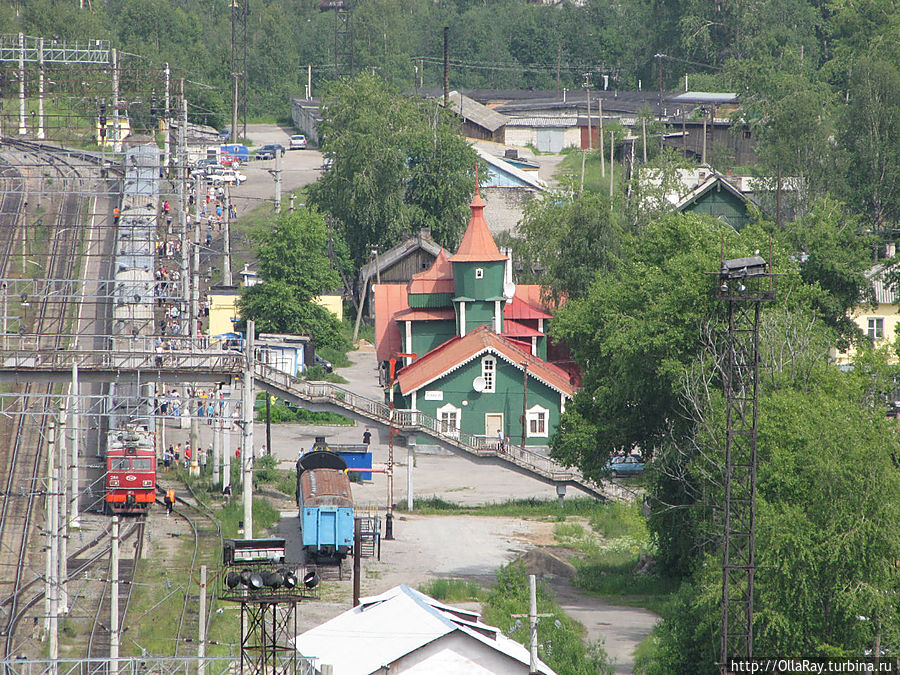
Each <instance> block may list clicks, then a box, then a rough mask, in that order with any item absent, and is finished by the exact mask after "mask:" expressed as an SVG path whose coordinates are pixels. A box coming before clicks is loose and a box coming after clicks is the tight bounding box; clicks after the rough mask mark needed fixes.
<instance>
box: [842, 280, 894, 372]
mask: <svg viewBox="0 0 900 675" xmlns="http://www.w3.org/2000/svg"><path fill="white" fill-rule="evenodd" d="M866 276H867V277H868V278H869V279H871V280H872V289H873V291H874V292H875V304H874V305H862V306H859V307H857V308H856V309H854V310H853V313H852V314H851V315H850V317H851V318H852V319H853V321H854V322H855V323H856V325H857V326H859V328H860V330H862V332H863V335H866V336H868V338H869V339H870V340H872V343H873V344H874V345H875V347H876V348H877V347H882V346H884V345H886V344H890V343H892V342H893V341H894V340H895V339H896V338H897V330H898V324H900V313H898V307H897V300H898V296H897V293H896V292H894V291H893V290H891V288H890V287H889V286H888V285H887V283H886V280H885V278H884V266H883V265H875V266H874V267H873V268H871V269H870V270H869V271H868V272H867V273H866ZM855 355H856V348H855V347H853V346H851V347H850V348H849V349H848V350H847V351H841V352H837V351H836V353H835V354H834V360H835V362H836V363H837V364H838V365H844V364H847V363H850V362H852V361H853V357H854V356H855ZM894 361H896V357H894Z"/></svg>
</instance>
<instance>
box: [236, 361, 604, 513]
mask: <svg viewBox="0 0 900 675" xmlns="http://www.w3.org/2000/svg"><path fill="white" fill-rule="evenodd" d="M253 377H254V380H255V384H256V386H257V387H258V388H261V389H264V390H266V391H268V392H269V393H272V394H275V395H277V396H280V397H282V398H285V399H287V400H291V399H294V400H296V401H297V402H299V403H302V404H307V405H309V404H312V405H314V406H316V407H317V408H319V409H326V410H332V411H334V412H339V413H344V414H346V413H351V414H352V416H354V417H356V418H361V419H363V420H365V421H366V422H367V423H371V424H378V425H381V426H383V427H386V428H390V427H391V426H392V424H393V428H394V429H396V430H397V432H398V433H401V434H403V435H423V436H427V437H428V438H430V439H431V440H433V441H434V442H435V443H436V444H437V445H440V446H442V447H445V448H447V449H449V450H451V451H453V452H455V453H457V454H463V455H468V456H470V457H473V458H489V459H493V460H497V461H498V462H499V463H502V464H506V465H507V466H508V467H509V468H515V469H517V470H519V472H521V473H525V474H527V475H530V476H532V477H534V478H538V479H539V480H542V481H544V482H547V483H552V484H555V485H557V486H569V485H571V486H572V487H574V488H576V489H579V490H581V491H582V492H586V493H588V494H590V495H592V496H594V497H598V498H601V499H607V498H609V497H610V494H609V492H608V491H605V490H604V489H603V488H602V487H601V486H600V485H598V484H596V483H594V482H593V481H591V480H588V479H587V478H585V477H584V476H583V475H582V474H581V473H580V472H579V471H577V470H575V469H571V468H566V467H564V466H561V465H559V464H557V463H556V462H554V461H553V460H552V459H550V458H549V457H545V456H544V455H541V454H538V453H536V452H532V451H531V450H527V449H524V450H523V449H522V448H520V447H517V446H505V447H504V446H501V444H500V442H499V440H498V439H496V438H488V437H486V436H477V435H474V434H469V433H466V432H465V431H461V430H457V429H453V430H448V429H446V428H444V427H443V425H442V424H441V422H440V421H439V420H438V419H436V418H434V417H431V416H429V415H426V414H424V413H421V412H419V411H418V410H402V409H395V410H394V411H393V422H392V420H391V409H390V406H388V405H387V404H386V403H384V402H381V401H375V400H372V399H370V398H366V397H364V396H360V395H358V394H355V393H354V392H352V391H350V390H349V389H345V388H343V387H339V386H337V385H334V384H331V383H330V382H308V381H306V380H300V379H298V378H296V377H292V376H291V375H288V374H287V373H285V372H283V371H280V370H278V369H276V368H273V367H272V366H269V365H266V364H263V363H255V364H254V369H253ZM509 465H511V466H509Z"/></svg>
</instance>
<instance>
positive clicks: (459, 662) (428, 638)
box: [296, 585, 555, 675]
mask: <svg viewBox="0 0 900 675" xmlns="http://www.w3.org/2000/svg"><path fill="white" fill-rule="evenodd" d="M296 646H297V650H298V651H299V652H300V653H301V654H302V655H304V656H306V657H310V658H315V659H316V667H317V672H318V673H321V672H322V666H331V667H332V671H331V672H332V673H333V675H369V674H370V673H371V674H375V673H378V674H381V673H385V674H387V673H390V674H391V675H393V674H394V673H408V674H414V675H426V674H428V675H432V674H433V675H456V674H459V675H500V674H503V675H506V674H509V675H525V674H526V673H528V672H529V653H528V650H527V649H525V647H523V646H522V645H520V644H519V643H518V642H516V641H515V640H511V639H510V638H508V637H506V636H505V635H503V634H502V633H501V632H500V629H498V628H495V627H493V626H488V625H487V624H484V623H482V622H481V621H480V619H479V615H478V613H476V612H472V611H469V610H464V609H459V608H457V607H451V606H449V605H445V604H443V603H441V602H438V601H437V600H435V599H434V598H431V597H429V596H427V595H425V594H424V593H420V592H419V591H416V590H414V589H412V588H409V587H408V586H405V585H401V586H395V587H394V588H392V589H391V590H389V591H386V592H385V593H382V594H381V595H376V596H372V597H369V598H363V599H362V600H361V602H360V604H359V606H358V607H354V608H353V609H351V610H348V611H346V612H344V613H343V614H340V615H338V616H336V617H335V618H333V619H331V620H330V621H327V622H325V623H323V624H322V625H321V626H317V627H316V628H313V629H311V630H308V631H306V632H305V633H303V634H302V635H299V636H298V637H297V640H296ZM538 672H539V673H542V674H543V675H555V673H554V671H553V670H552V669H551V668H550V667H549V666H547V665H546V664H544V663H543V662H541V661H538Z"/></svg>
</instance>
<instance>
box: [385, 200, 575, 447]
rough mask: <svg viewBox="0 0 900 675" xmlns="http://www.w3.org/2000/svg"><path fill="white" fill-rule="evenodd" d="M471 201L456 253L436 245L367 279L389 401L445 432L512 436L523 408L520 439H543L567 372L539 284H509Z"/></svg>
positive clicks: (561, 402)
mask: <svg viewBox="0 0 900 675" xmlns="http://www.w3.org/2000/svg"><path fill="white" fill-rule="evenodd" d="M471 209H472V216H471V219H470V220H469V224H468V227H467V228H466V232H465V234H464V236H463V239H462V242H461V243H460V245H459V249H458V250H457V252H456V253H455V254H453V255H451V256H448V255H447V253H446V252H445V251H443V250H442V251H441V252H440V253H439V254H438V256H437V258H436V259H435V260H434V263H433V264H432V265H431V266H430V267H429V268H428V269H426V270H424V271H422V272H420V273H418V274H415V275H414V276H413V277H412V279H411V280H410V281H409V282H408V283H406V284H379V285H376V286H375V322H376V350H377V354H378V359H379V361H381V362H383V363H386V362H388V361H390V360H391V359H396V360H397V365H398V367H400V369H399V371H398V372H397V376H396V388H395V406H396V407H397V408H407V409H413V410H418V411H420V412H422V413H425V414H427V415H430V416H432V417H435V418H437V419H438V420H440V422H441V426H442V429H443V430H444V431H445V433H450V434H453V433H456V432H459V431H464V432H467V433H470V434H474V435H484V436H486V437H487V438H488V439H494V438H497V439H501V438H502V439H506V438H508V439H510V441H511V442H512V443H515V444H518V443H519V442H520V440H521V438H522V431H523V429H522V418H523V413H524V419H525V429H524V431H525V443H526V444H530V445H546V444H547V443H548V441H549V437H550V435H551V434H552V433H553V431H554V429H555V428H556V426H557V425H558V424H559V416H560V414H561V413H562V411H563V410H565V406H566V401H567V400H568V399H570V398H571V397H572V395H573V394H574V390H575V384H574V383H575V381H576V379H575V377H576V375H575V371H574V369H573V367H572V364H571V362H570V361H569V360H568V355H567V352H566V350H565V348H564V347H562V346H560V345H553V344H551V343H550V341H549V339H548V337H547V335H546V332H545V328H546V322H547V320H549V319H550V313H549V309H548V308H547V307H546V306H545V304H544V303H543V302H542V300H541V292H540V287H539V286H535V285H516V284H515V283H513V280H512V265H511V261H510V259H509V256H508V255H506V254H505V253H503V252H501V251H500V250H499V249H498V248H497V245H496V243H495V242H494V239H493V237H492V236H491V234H490V231H489V230H488V226H487V223H486V222H485V219H484V202H483V201H482V200H481V196H480V195H479V194H478V193H477V192H476V194H475V197H474V199H473V201H472V204H471ZM400 354H406V355H407V356H398V355H400ZM411 354H416V358H413V357H412V356H410V355H411ZM401 366H402V367H401Z"/></svg>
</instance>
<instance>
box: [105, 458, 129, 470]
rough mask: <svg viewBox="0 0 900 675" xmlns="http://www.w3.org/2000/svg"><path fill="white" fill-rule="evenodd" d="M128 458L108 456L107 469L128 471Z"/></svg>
mask: <svg viewBox="0 0 900 675" xmlns="http://www.w3.org/2000/svg"><path fill="white" fill-rule="evenodd" d="M128 469H129V466H128V458H127V457H110V458H109V470H110V471H128Z"/></svg>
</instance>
